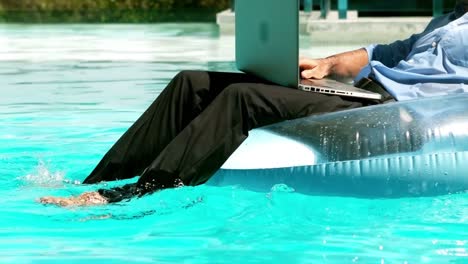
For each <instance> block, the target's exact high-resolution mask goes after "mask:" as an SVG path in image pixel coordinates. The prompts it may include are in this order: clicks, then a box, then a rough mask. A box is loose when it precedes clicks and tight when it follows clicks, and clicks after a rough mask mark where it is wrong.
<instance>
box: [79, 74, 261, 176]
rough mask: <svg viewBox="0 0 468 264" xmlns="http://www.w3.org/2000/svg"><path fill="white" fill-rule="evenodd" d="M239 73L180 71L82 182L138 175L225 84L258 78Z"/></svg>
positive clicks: (253, 80)
mask: <svg viewBox="0 0 468 264" xmlns="http://www.w3.org/2000/svg"><path fill="white" fill-rule="evenodd" d="M258 81H259V80H258V79H257V78H255V77H252V76H249V75H246V74H241V73H219V72H198V71H183V72H181V73H179V74H178V75H177V76H176V77H175V78H174V79H173V80H172V81H171V82H170V83H169V84H168V86H167V87H166V89H164V91H163V92H162V93H161V94H160V95H159V96H158V98H157V99H156V100H155V102H154V103H153V104H151V106H150V107H149V108H148V109H147V110H146V111H145V112H144V113H143V115H142V116H141V117H140V118H139V119H138V120H137V121H136V122H135V123H134V124H133V125H132V126H131V127H130V128H129V129H128V130H127V132H125V133H124V135H123V136H122V137H121V138H120V139H119V140H118V141H117V142H116V143H115V144H114V145H113V146H112V148H111V149H110V150H109V151H108V152H107V153H106V154H105V156H104V157H103V158H102V160H101V161H100V162H99V164H98V165H97V166H96V168H95V169H94V170H93V171H92V172H91V174H90V175H89V176H88V177H87V178H86V179H85V180H84V183H96V182H100V181H112V180H118V179H128V178H131V177H134V176H136V175H140V174H141V173H142V172H143V171H144V169H145V168H147V167H148V166H149V165H150V164H151V162H152V161H153V160H154V159H155V158H156V157H157V156H158V155H159V153H160V152H161V151H162V150H163V149H164V148H165V147H166V146H167V145H168V144H169V142H171V140H172V139H174V138H175V137H176V136H177V135H178V134H179V133H180V131H182V129H184V128H185V127H186V126H187V124H189V123H190V122H191V121H192V120H193V119H194V118H195V117H196V116H198V115H199V114H200V113H201V112H202V111H203V110H204V109H205V108H206V107H207V105H209V104H210V103H211V101H213V99H214V98H215V97H216V96H217V95H218V94H219V93H220V92H221V91H222V90H223V89H224V88H225V87H227V86H228V85H230V84H232V83H238V82H258Z"/></svg>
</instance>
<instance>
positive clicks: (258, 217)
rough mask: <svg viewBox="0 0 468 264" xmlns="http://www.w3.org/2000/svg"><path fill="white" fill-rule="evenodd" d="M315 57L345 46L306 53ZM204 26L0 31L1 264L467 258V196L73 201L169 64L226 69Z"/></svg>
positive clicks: (225, 42)
mask: <svg viewBox="0 0 468 264" xmlns="http://www.w3.org/2000/svg"><path fill="white" fill-rule="evenodd" d="M302 44H303V47H304V50H303V51H304V52H305V53H307V55H308V56H318V55H323V54H329V53H333V52H336V51H341V50H346V49H348V48H351V47H327V48H326V49H324V48H321V49H318V48H310V47H309V44H308V43H307V41H306V40H304V41H303V43H302ZM232 61H233V39H232V38H229V37H223V38H218V37H217V34H216V29H215V27H214V26H213V25H205V24H183V25H177V24H162V25H107V26H99V25H43V26H31V25H1V26H0V91H1V92H2V94H1V96H0V113H1V116H2V118H1V119H0V186H1V187H0V197H1V200H0V263H63V262H64V261H66V263H95V262H98V261H99V262H103V261H106V263H128V262H132V263H182V262H185V263H266V262H268V263H437V264H439V263H468V228H467V224H468V194H454V195H447V196H440V197H422V198H404V199H389V200H385V199H357V198H352V197H321V196H307V195H302V194H298V193H295V192H294V190H292V189H291V188H288V187H287V186H284V185H281V183H278V184H277V185H274V186H272V187H271V191H270V192H268V193H256V192H251V191H248V190H245V189H242V188H240V187H238V186H229V187H222V188H221V187H212V186H200V187H196V188H191V187H187V188H182V189H176V190H166V191H162V192H159V193H156V194H154V195H152V196H148V197H144V198H142V199H136V200H133V201H131V202H127V203H120V204H115V205H109V206H102V207H96V208H68V209H63V208H57V207H53V206H42V205H40V204H38V203H37V202H36V199H37V198H38V197H40V196H44V195H71V194H77V193H80V192H83V191H87V190H93V189H95V188H96V186H81V185H78V184H76V183H78V182H79V181H81V180H83V179H84V178H85V177H86V175H87V173H89V172H90V171H91V169H93V166H94V165H95V164H96V163H97V162H98V161H99V159H100V158H101V156H102V155H103V154H104V152H105V151H106V150H107V149H108V148H109V147H110V146H111V145H112V143H113V142H114V141H115V140H116V139H117V138H118V137H119V136H120V135H121V134H122V133H123V132H124V131H125V129H126V128H127V127H128V126H130V125H131V124H132V122H133V121H134V120H135V119H136V118H137V117H138V116H139V115H140V114H141V112H142V111H144V110H145V108H146V107H147V106H148V105H149V104H150V103H151V102H152V101H153V99H154V98H155V97H156V96H157V95H158V93H159V92H160V91H161V89H163V88H164V86H165V84H166V83H167V82H168V81H169V80H170V78H172V77H173V76H174V75H175V74H176V73H177V72H178V71H179V70H182V69H209V70H234V64H233V62H232Z"/></svg>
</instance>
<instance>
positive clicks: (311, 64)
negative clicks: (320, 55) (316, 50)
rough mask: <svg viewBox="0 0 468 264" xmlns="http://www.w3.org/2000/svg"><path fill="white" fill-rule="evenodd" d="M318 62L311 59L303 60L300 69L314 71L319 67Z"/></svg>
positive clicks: (300, 62) (300, 61)
mask: <svg viewBox="0 0 468 264" xmlns="http://www.w3.org/2000/svg"><path fill="white" fill-rule="evenodd" d="M317 65H318V61H317V60H311V59H301V60H299V68H301V69H313V68H315V67H317Z"/></svg>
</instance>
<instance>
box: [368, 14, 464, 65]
mask: <svg viewBox="0 0 468 264" xmlns="http://www.w3.org/2000/svg"><path fill="white" fill-rule="evenodd" d="M454 19H455V14H454V13H453V12H452V13H449V14H447V15H445V16H442V17H438V18H434V19H432V20H431V22H430V23H429V25H428V26H427V27H426V29H425V30H424V31H423V32H421V33H419V34H414V35H412V36H411V37H409V38H408V39H405V40H398V41H395V42H393V43H390V44H386V45H382V44H379V45H375V46H373V48H372V50H371V51H370V52H372V54H369V58H372V60H373V61H379V62H381V63H382V64H384V65H385V66H387V67H389V68H393V67H395V66H396V65H397V64H398V63H399V62H400V61H401V60H405V59H406V58H407V57H408V55H409V54H410V52H411V50H412V49H413V45H414V43H416V41H418V40H419V39H420V38H421V37H423V36H425V35H426V34H428V33H430V32H432V31H433V30H435V29H437V28H439V27H442V26H445V25H447V24H448V23H449V22H451V21H453V20H454ZM366 49H367V50H368V52H369V49H368V48H366Z"/></svg>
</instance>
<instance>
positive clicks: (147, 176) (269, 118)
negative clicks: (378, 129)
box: [137, 83, 363, 194]
mask: <svg viewBox="0 0 468 264" xmlns="http://www.w3.org/2000/svg"><path fill="white" fill-rule="evenodd" d="M362 105H363V103H362V102H359V101H355V100H353V99H344V98H342V97H339V96H328V95H323V94H318V93H309V92H303V91H300V90H297V89H289V88H285V87H279V86H274V85H267V84H260V83H236V84H231V85H229V86H228V87H226V88H225V89H224V90H223V91H222V92H221V93H220V94H219V95H218V96H217V97H216V98H215V99H214V100H213V102H212V103H211V104H210V105H209V106H208V107H207V108H206V109H205V110H204V111H203V112H201V114H200V115H198V116H197V117H196V118H195V119H193V120H192V121H191V122H190V123H189V124H188V125H187V126H186V127H185V128H184V129H183V130H182V131H181V132H180V133H179V134H178V135H177V136H176V137H175V138H174V139H173V140H172V141H171V142H170V143H169V144H168V145H167V146H166V147H165V148H164V150H163V151H162V152H161V153H160V154H159V155H158V157H157V158H156V159H155V160H154V161H153V162H152V164H151V165H150V166H149V167H148V169H147V170H146V171H145V172H144V173H143V175H142V176H141V178H140V179H139V181H138V183H137V188H139V189H142V190H144V191H142V192H140V194H141V193H145V192H151V191H153V190H154V189H159V188H167V187H172V186H170V185H171V184H172V180H170V179H166V178H165V177H179V178H180V179H181V180H182V181H183V183H184V184H186V185H197V184H201V183H204V182H206V181H207V180H208V179H209V178H210V176H211V175H213V174H214V173H215V172H216V170H218V169H219V168H220V166H221V165H222V164H223V163H224V162H225V161H226V160H227V159H228V157H229V156H230V155H231V154H232V153H233V152H234V151H235V150H236V149H237V147H238V146H239V145H240V144H241V143H242V142H243V141H244V140H245V138H246V137H247V135H248V131H249V130H250V129H253V128H257V127H261V126H264V125H268V124H272V123H275V122H279V121H283V120H287V119H294V118H298V117H304V116H308V115H312V114H319V113H327V112H334V111H339V110H344V109H350V108H356V107H360V106H362ZM171 175H172V176H171ZM164 185H166V186H164ZM168 185H169V186H168Z"/></svg>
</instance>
